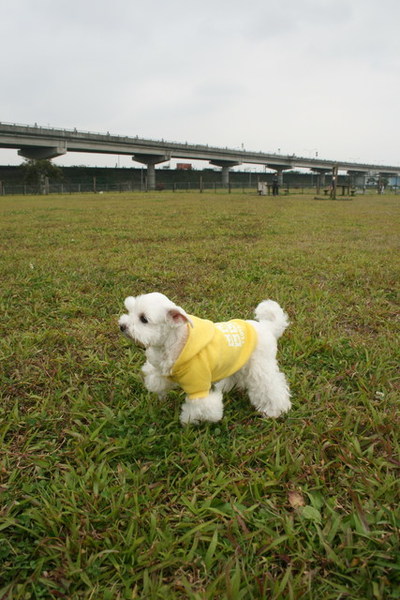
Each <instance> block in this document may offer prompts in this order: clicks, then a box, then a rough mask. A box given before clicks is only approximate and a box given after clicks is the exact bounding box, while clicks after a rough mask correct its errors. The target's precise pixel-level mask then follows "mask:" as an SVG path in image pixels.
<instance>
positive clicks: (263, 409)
mask: <svg viewBox="0 0 400 600" xmlns="http://www.w3.org/2000/svg"><path fill="white" fill-rule="evenodd" d="M247 390H248V394H249V398H250V402H251V403H252V405H253V406H254V407H255V409H256V410H258V411H259V412H260V413H261V414H263V415H264V416H266V417H274V418H276V417H279V416H280V415H281V414H282V413H285V412H287V411H288V410H289V409H290V407H291V402H290V391H289V386H288V384H287V381H286V377H285V375H284V374H283V373H282V372H281V371H279V369H278V368H277V367H275V368H274V367H273V366H271V367H270V368H268V369H267V368H265V366H264V368H262V367H261V366H260V365H257V366H256V367H254V365H253V368H252V369H251V371H250V372H249V374H248V378H247Z"/></svg>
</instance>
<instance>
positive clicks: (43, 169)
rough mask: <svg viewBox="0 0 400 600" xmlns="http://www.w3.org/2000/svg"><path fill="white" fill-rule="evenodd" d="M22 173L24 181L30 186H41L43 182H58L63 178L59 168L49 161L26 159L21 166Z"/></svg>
mask: <svg viewBox="0 0 400 600" xmlns="http://www.w3.org/2000/svg"><path fill="white" fill-rule="evenodd" d="M21 167H22V169H23V171H24V181H25V182H26V183H29V184H32V185H39V186H42V185H43V182H44V181H45V180H48V181H60V180H61V179H62V177H63V174H62V171H61V169H60V168H59V167H56V166H55V165H53V163H52V162H51V161H50V160H44V159H42V160H34V159H30V158H29V159H26V160H25V161H24V162H23V163H22V165H21Z"/></svg>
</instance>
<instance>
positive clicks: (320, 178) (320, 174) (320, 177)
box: [311, 168, 329, 194]
mask: <svg viewBox="0 0 400 600" xmlns="http://www.w3.org/2000/svg"><path fill="white" fill-rule="evenodd" d="M311 171H312V172H313V173H316V174H317V194H319V193H320V190H321V187H322V188H325V187H326V174H327V173H329V169H319V168H315V169H311Z"/></svg>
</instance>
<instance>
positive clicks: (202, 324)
mask: <svg viewBox="0 0 400 600" xmlns="http://www.w3.org/2000/svg"><path fill="white" fill-rule="evenodd" d="M125 307H126V309H127V311H128V314H125V315H122V316H121V317H120V319H119V327H120V330H121V331H122V333H123V334H124V335H126V336H127V337H128V338H129V339H131V340H133V341H134V342H135V343H136V344H138V345H139V346H142V347H144V348H145V349H146V358H147V361H146V363H145V364H144V366H143V368H142V371H143V374H144V382H145V386H146V388H147V389H148V390H149V391H150V392H154V393H156V394H158V395H159V396H163V395H165V393H166V392H167V391H168V390H170V389H172V388H174V387H177V386H179V387H181V388H182V389H183V390H184V391H185V392H186V401H185V403H184V404H183V406H182V412H181V418H180V419H181V423H182V424H186V423H199V422H201V421H212V422H216V421H219V420H220V419H221V418H222V414H223V404H222V394H223V392H227V391H229V390H231V389H232V388H233V387H234V386H236V387H238V388H240V389H245V390H247V392H248V395H249V398H250V402H251V403H252V404H253V406H254V407H255V408H256V409H257V410H258V411H259V412H260V413H261V414H262V415H264V416H267V417H279V415H280V414H282V413H284V412H286V411H288V410H289V409H290V406H291V403H290V392H289V387H288V384H287V382H286V379H285V375H284V374H283V373H282V372H281V371H280V370H279V367H278V363H277V360H276V353H277V340H278V338H279V337H280V336H281V335H282V333H283V332H284V331H285V329H286V327H287V326H288V324H289V321H288V317H287V315H286V313H285V312H284V311H283V310H282V308H281V307H280V306H279V304H277V303H276V302H274V301H273V300H264V301H263V302H261V303H260V304H259V305H258V306H257V308H256V310H255V318H256V319H257V320H256V321H242V320H238V319H235V320H232V321H228V322H225V323H212V322H211V321H207V320H205V319H199V318H198V317H194V316H191V315H188V314H186V312H185V311H184V310H183V309H182V308H181V307H180V306H176V304H174V303H173V302H172V301H171V300H169V299H168V298H167V297H166V296H164V295H163V294H159V293H158V292H155V293H151V294H143V295H142V296H137V297H136V298H134V297H132V296H129V297H128V298H126V300H125ZM213 384H215V385H213Z"/></svg>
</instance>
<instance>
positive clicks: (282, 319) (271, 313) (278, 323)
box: [254, 300, 289, 339]
mask: <svg viewBox="0 0 400 600" xmlns="http://www.w3.org/2000/svg"><path fill="white" fill-rule="evenodd" d="M254 314H255V317H256V319H257V321H260V323H262V322H263V321H269V325H270V327H271V328H272V332H273V334H274V335H275V337H276V338H277V339H278V338H280V337H281V335H282V333H283V332H284V331H285V329H286V327H287V326H288V325H289V317H288V316H287V314H286V313H285V311H284V310H283V309H282V308H281V307H280V306H279V304H278V303H277V302H275V301H274V300H264V301H263V302H260V304H259V305H258V306H257V308H256V310H255V313H254Z"/></svg>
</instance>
